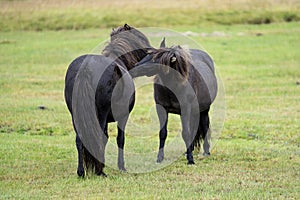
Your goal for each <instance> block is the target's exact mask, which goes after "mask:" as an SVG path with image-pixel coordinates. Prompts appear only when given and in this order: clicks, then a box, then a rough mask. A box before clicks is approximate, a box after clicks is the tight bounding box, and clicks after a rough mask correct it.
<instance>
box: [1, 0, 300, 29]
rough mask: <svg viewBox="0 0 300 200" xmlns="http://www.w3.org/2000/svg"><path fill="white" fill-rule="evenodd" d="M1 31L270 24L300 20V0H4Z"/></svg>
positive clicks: (2, 2)
mask: <svg viewBox="0 0 300 200" xmlns="http://www.w3.org/2000/svg"><path fill="white" fill-rule="evenodd" d="M0 4H2V5H1V7H2V9H1V11H0V31H12V30H37V31H41V30H62V29H75V30H78V29H86V28H111V27H115V26H118V25H119V24H120V23H129V24H135V25H136V26H138V27H149V26H155V27H157V26H159V27H170V28H172V27H178V26H182V25H189V26H195V25H196V26H199V25H201V24H227V25H230V24H269V23H274V22H291V21H299V19H300V15H299V9H300V1H299V0H292V1H291V0H284V1H274V0H265V1H264V2H261V1H256V0H255V1H251V0H243V1H239V0H226V1H222V2H221V3H220V2H219V1H196V0H190V1H189V2H186V1H183V0H180V1H176V2H174V1H170V0H168V1H164V2H161V1H157V0H155V1H151V2H145V1H134V2H132V1H130V0H125V1H122V2H120V1H105V0H101V1H97V2H86V1H82V0H80V1H76V3H74V1H71V0H67V1H63V2H61V1H57V0H54V1H49V2H47V3H37V2H36V1H34V0H27V1H0Z"/></svg>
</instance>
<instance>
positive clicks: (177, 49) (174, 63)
mask: <svg viewBox="0 0 300 200" xmlns="http://www.w3.org/2000/svg"><path fill="white" fill-rule="evenodd" d="M153 59H154V60H156V61H157V62H158V63H160V64H162V65H165V66H166V67H165V68H163V71H164V73H165V74H167V73H169V67H171V68H172V69H174V70H176V71H178V72H179V73H180V74H181V75H182V79H183V80H187V78H188V74H189V65H190V63H191V57H190V54H189V53H188V51H187V50H185V49H183V48H182V47H181V46H172V47H170V48H160V49H157V50H156V52H155V53H154V57H153ZM168 66H169V67H168Z"/></svg>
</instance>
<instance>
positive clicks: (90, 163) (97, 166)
mask: <svg viewBox="0 0 300 200" xmlns="http://www.w3.org/2000/svg"><path fill="white" fill-rule="evenodd" d="M82 157H83V166H84V169H85V171H86V174H88V173H92V174H97V175H100V174H101V172H102V169H103V168H104V164H103V163H101V162H99V160H98V159H96V158H95V157H94V156H93V155H92V154H91V153H90V152H89V150H88V149H87V148H86V147H85V146H84V145H83V147H82Z"/></svg>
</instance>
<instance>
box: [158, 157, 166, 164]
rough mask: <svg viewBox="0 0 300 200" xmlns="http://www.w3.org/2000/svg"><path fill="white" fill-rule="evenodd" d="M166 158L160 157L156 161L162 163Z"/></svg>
mask: <svg viewBox="0 0 300 200" xmlns="http://www.w3.org/2000/svg"><path fill="white" fill-rule="evenodd" d="M163 160H164V158H161V157H158V158H157V160H156V163H161V162H162V161H163Z"/></svg>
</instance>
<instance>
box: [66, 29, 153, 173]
mask: <svg viewBox="0 0 300 200" xmlns="http://www.w3.org/2000/svg"><path fill="white" fill-rule="evenodd" d="M150 47H151V46H150V43H149V41H148V39H147V37H146V36H145V35H144V34H143V33H142V32H140V31H139V30H137V29H135V28H133V27H131V26H129V25H127V24H125V25H124V26H121V27H118V28H116V29H113V30H112V32H111V34H110V42H109V43H108V44H107V45H106V46H105V48H104V50H103V51H102V54H101V55H100V54H99V55H98V54H97V55H96V54H95V55H94V54H86V55H82V56H79V57H77V58H76V59H74V60H73V61H72V62H71V64H70V65H69V67H68V69H67V72H66V76H65V89H64V95H65V101H66V104H67V107H68V110H69V112H70V114H71V116H72V123H73V127H74V130H75V132H76V148H77V152H78V166H77V174H78V176H79V177H84V176H85V174H86V173H87V172H88V171H92V172H93V173H95V174H96V175H99V176H106V174H105V173H104V172H103V168H104V166H105V164H104V163H105V159H104V151H105V146H106V144H107V140H108V132H107V126H108V123H110V122H117V126H118V134H117V138H116V140H117V145H118V148H119V150H118V168H119V170H121V171H126V169H125V164H124V155H123V149H124V142H125V133H124V129H125V126H126V123H127V119H128V116H129V113H130V111H131V110H132V108H133V106H134V101H135V93H134V85H133V80H132V78H131V77H130V76H128V70H130V69H132V68H133V67H134V66H135V64H136V63H137V62H138V61H140V60H142V58H144V57H145V56H146V55H147V50H148V49H149V48H150ZM82 140H85V141H82ZM95 142H96V143H95ZM89 146H93V147H99V149H96V150H95V149H93V148H88V147H89ZM95 155H96V156H95ZM85 172H86V173H85Z"/></svg>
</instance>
